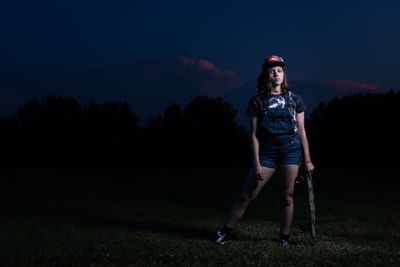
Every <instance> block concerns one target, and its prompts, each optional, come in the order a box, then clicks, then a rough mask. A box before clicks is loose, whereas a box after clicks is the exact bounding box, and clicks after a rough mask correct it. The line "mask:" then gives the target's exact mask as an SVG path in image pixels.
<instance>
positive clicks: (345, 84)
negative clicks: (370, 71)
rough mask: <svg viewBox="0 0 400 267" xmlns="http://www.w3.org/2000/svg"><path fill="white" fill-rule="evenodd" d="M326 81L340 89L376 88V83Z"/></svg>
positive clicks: (377, 87)
mask: <svg viewBox="0 0 400 267" xmlns="http://www.w3.org/2000/svg"><path fill="white" fill-rule="evenodd" d="M326 83H327V84H328V85H330V86H332V87H333V88H335V89H341V90H377V89H379V85H378V84H377V83H363V82H357V81H352V80H328V81H326Z"/></svg>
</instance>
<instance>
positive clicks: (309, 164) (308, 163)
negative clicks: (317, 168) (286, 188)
mask: <svg viewBox="0 0 400 267" xmlns="http://www.w3.org/2000/svg"><path fill="white" fill-rule="evenodd" d="M305 165H306V171H307V172H308V173H310V174H312V173H313V171H314V165H313V164H312V162H311V161H306V164H305Z"/></svg>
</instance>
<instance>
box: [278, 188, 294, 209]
mask: <svg viewBox="0 0 400 267" xmlns="http://www.w3.org/2000/svg"><path fill="white" fill-rule="evenodd" d="M281 201H282V205H283V206H285V207H290V206H293V192H283V193H282V198H281Z"/></svg>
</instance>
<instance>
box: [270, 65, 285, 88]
mask: <svg viewBox="0 0 400 267" xmlns="http://www.w3.org/2000/svg"><path fill="white" fill-rule="evenodd" d="M284 75H285V73H284V72H283V69H282V67H280V66H275V67H272V68H269V75H268V77H269V80H270V81H271V83H272V84H274V85H280V84H281V83H282V82H283V77H284Z"/></svg>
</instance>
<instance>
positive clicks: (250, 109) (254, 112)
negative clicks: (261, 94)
mask: <svg viewBox="0 0 400 267" xmlns="http://www.w3.org/2000/svg"><path fill="white" fill-rule="evenodd" d="M259 111H260V106H259V103H258V101H257V98H256V96H253V97H252V98H251V99H250V101H249V104H248V106H247V111H246V116H248V117H252V116H258V112H259Z"/></svg>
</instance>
